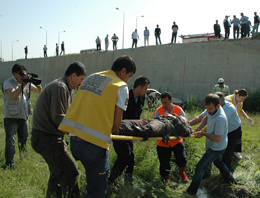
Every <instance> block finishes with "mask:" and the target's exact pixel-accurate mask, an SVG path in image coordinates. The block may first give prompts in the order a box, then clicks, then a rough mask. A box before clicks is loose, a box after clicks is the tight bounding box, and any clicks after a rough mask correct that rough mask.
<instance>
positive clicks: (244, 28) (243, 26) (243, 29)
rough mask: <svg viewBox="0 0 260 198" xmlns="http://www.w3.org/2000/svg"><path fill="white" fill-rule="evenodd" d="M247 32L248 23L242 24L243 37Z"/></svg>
mask: <svg viewBox="0 0 260 198" xmlns="http://www.w3.org/2000/svg"><path fill="white" fill-rule="evenodd" d="M246 32H247V28H246V24H241V38H244V37H246Z"/></svg>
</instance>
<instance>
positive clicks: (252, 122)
mask: <svg viewBox="0 0 260 198" xmlns="http://www.w3.org/2000/svg"><path fill="white" fill-rule="evenodd" d="M246 119H247V121H248V123H249V124H254V121H253V120H252V119H251V118H249V117H247V118H246Z"/></svg>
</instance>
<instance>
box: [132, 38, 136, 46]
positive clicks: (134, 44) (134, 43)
mask: <svg viewBox="0 0 260 198" xmlns="http://www.w3.org/2000/svg"><path fill="white" fill-rule="evenodd" d="M134 46H135V47H137V39H133V44H132V48H133V47H134Z"/></svg>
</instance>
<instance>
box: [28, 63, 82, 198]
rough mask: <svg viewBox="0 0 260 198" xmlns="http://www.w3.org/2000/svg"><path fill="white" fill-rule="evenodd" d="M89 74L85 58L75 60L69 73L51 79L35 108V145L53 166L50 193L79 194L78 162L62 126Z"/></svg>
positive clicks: (59, 195)
mask: <svg viewBox="0 0 260 198" xmlns="http://www.w3.org/2000/svg"><path fill="white" fill-rule="evenodd" d="M85 75H86V69H85V66H84V65H83V64H82V63H81V62H73V63H72V64H70V66H69V67H68V68H67V70H66V72H65V75H64V76H63V77H60V78H58V79H55V80H54V81H52V82H50V83H49V84H48V85H47V86H46V88H45V89H44V90H43V91H42V93H41V94H40V95H39V97H38V99H37V101H36V103H35V107H34V110H33V123H32V137H31V143H32V148H33V149H34V150H35V151H36V152H37V153H39V154H40V155H41V156H42V157H43V158H44V160H45V161H46V163H47V164H48V166H49V170H50V178H49V182H48V188H47V195H46V197H48V198H49V197H79V189H78V185H77V178H78V175H79V172H78V168H77V165H76V163H75V161H74V160H73V158H72V156H71V154H70V153H69V151H68V149H67V143H66V142H65V140H64V133H62V132H61V131H59V130H58V126H59V125H60V123H61V121H62V119H63V117H64V116H65V113H66V112H67V110H68V109H69V106H70V104H71V103H72V99H73V89H76V88H78V87H79V86H80V85H81V83H82V82H83V80H84V78H85Z"/></svg>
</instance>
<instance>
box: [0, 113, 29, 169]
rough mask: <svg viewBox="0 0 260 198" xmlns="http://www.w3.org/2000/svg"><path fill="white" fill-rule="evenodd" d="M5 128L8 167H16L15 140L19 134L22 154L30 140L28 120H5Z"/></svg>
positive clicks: (19, 145)
mask: <svg viewBox="0 0 260 198" xmlns="http://www.w3.org/2000/svg"><path fill="white" fill-rule="evenodd" d="M4 127H5V134H6V138H5V159H6V165H8V166H13V165H14V154H15V140H16V133H17V134H18V147H19V150H20V152H21V151H23V150H25V146H26V142H27V140H28V120H24V119H17V118H4Z"/></svg>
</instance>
